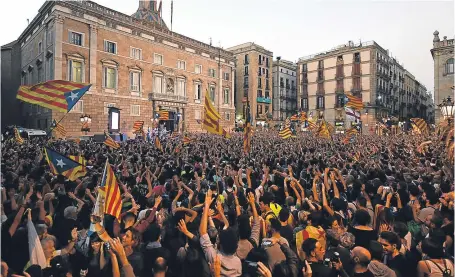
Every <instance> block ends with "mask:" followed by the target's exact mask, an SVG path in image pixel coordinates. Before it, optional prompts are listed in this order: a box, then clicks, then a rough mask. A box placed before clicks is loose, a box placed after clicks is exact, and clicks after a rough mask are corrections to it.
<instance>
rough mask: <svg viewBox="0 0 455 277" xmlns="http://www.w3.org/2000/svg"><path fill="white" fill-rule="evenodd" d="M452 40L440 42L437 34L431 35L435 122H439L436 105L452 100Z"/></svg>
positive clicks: (445, 37)
mask: <svg viewBox="0 0 455 277" xmlns="http://www.w3.org/2000/svg"><path fill="white" fill-rule="evenodd" d="M453 50H454V39H453V38H452V39H447V36H444V37H443V39H442V40H441V39H440V38H439V32H438V31H435V32H434V33H433V49H431V56H433V61H434V107H433V108H434V114H435V122H436V123H438V122H439V121H440V120H441V111H440V110H439V107H438V106H437V105H439V104H441V103H442V101H443V100H444V99H446V98H447V97H449V96H450V97H451V98H452V99H454V94H453V92H454V88H453V84H454V75H453V73H454V59H453V58H454V53H453Z"/></svg>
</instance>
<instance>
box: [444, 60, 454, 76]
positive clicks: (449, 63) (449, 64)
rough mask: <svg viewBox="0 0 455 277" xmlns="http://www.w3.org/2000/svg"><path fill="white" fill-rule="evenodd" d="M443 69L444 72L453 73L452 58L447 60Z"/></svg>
mask: <svg viewBox="0 0 455 277" xmlns="http://www.w3.org/2000/svg"><path fill="white" fill-rule="evenodd" d="M444 71H445V73H446V74H453V71H454V66H453V58H450V59H448V60H447V62H446V65H445V69H444Z"/></svg>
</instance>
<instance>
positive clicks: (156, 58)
mask: <svg viewBox="0 0 455 277" xmlns="http://www.w3.org/2000/svg"><path fill="white" fill-rule="evenodd" d="M153 63H154V64H159V65H163V55H160V54H156V53H155V55H153Z"/></svg>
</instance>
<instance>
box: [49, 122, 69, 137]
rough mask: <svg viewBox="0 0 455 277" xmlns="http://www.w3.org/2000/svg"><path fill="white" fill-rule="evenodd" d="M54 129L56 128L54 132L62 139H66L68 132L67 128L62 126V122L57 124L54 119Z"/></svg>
mask: <svg viewBox="0 0 455 277" xmlns="http://www.w3.org/2000/svg"><path fill="white" fill-rule="evenodd" d="M52 127H53V128H54V131H56V132H57V133H59V134H60V135H61V136H62V137H66V130H65V126H63V124H61V123H60V122H57V121H56V120H55V119H54V122H53V123H52Z"/></svg>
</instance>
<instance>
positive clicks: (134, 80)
mask: <svg viewBox="0 0 455 277" xmlns="http://www.w3.org/2000/svg"><path fill="white" fill-rule="evenodd" d="M130 90H131V91H137V92H139V91H141V72H136V71H131V72H130Z"/></svg>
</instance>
